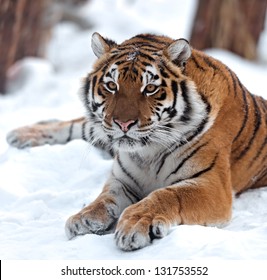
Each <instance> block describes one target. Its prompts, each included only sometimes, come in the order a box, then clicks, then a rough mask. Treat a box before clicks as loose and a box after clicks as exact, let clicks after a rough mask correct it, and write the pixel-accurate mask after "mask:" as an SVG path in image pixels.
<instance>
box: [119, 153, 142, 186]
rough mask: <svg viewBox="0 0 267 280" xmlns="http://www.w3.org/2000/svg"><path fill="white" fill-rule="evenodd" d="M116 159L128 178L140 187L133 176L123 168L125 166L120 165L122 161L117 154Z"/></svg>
mask: <svg viewBox="0 0 267 280" xmlns="http://www.w3.org/2000/svg"><path fill="white" fill-rule="evenodd" d="M117 161H118V164H119V166H120V168H121V170H122V171H123V172H124V173H125V174H126V175H127V177H128V178H130V179H131V180H132V181H133V182H134V184H135V186H137V187H138V188H139V189H140V186H139V184H138V182H137V181H136V180H135V178H134V177H133V176H132V175H131V174H130V173H129V172H128V171H127V170H126V169H125V167H124V166H123V165H122V162H121V160H120V157H119V155H118V156H117Z"/></svg>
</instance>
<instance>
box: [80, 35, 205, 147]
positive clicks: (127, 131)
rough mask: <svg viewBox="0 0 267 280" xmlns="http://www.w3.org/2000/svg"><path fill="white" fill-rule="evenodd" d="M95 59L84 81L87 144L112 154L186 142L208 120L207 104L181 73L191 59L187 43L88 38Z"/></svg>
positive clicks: (153, 38)
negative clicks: (101, 145) (109, 149)
mask: <svg viewBox="0 0 267 280" xmlns="http://www.w3.org/2000/svg"><path fill="white" fill-rule="evenodd" d="M92 49H93V51H94V53H95V55H96V56H97V57H98V59H97V61H96V63H95V64H94V67H93V71H92V72H91V73H90V74H89V75H88V76H87V78H86V79H85V81H84V88H83V91H82V99H83V101H84V104H85V106H86V109H87V113H88V117H89V122H91V123H92V126H91V129H90V131H89V132H88V134H89V137H90V140H91V142H93V143H94V142H100V143H101V142H102V143H107V142H109V143H110V144H111V146H112V148H113V149H115V150H127V151H135V150H136V149H139V148H144V147H150V146H153V145H161V146H162V147H165V148H167V147H169V146H170V145H173V144H174V143H180V142H184V141H187V140H188V138H190V137H194V135H197V134H198V131H199V129H200V128H201V127H202V126H204V125H205V123H206V122H207V118H208V104H207V102H206V100H205V99H204V98H203V96H202V95H200V94H199V93H198V92H197V90H196V88H195V85H194V82H193V81H191V80H190V79H189V78H188V77H187V76H185V74H184V68H185V66H186V63H187V61H188V59H189V58H190V56H191V47H190V45H189V44H188V42H187V41H186V40H185V39H179V40H172V39H170V38H168V37H165V36H156V35H151V34H141V35H137V36H135V37H133V38H131V39H129V40H127V41H125V42H123V43H122V44H117V43H115V42H114V41H113V40H110V39H105V38H103V37H102V36H101V35H99V34H98V33H94V34H93V36H92Z"/></svg>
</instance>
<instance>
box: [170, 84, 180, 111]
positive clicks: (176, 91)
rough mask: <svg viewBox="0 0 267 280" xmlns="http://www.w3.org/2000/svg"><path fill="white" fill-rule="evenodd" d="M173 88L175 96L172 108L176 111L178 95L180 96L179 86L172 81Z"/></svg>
mask: <svg viewBox="0 0 267 280" xmlns="http://www.w3.org/2000/svg"><path fill="white" fill-rule="evenodd" d="M171 88H172V94H173V102H172V108H173V109H175V106H176V102H177V94H178V84H177V82H175V81H173V80H172V82H171Z"/></svg>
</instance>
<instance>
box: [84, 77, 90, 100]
mask: <svg viewBox="0 0 267 280" xmlns="http://www.w3.org/2000/svg"><path fill="white" fill-rule="evenodd" d="M89 88H90V80H89V77H88V76H87V77H86V78H85V82H84V84H83V92H84V96H86V95H87V94H88V91H89Z"/></svg>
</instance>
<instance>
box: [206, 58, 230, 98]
mask: <svg viewBox="0 0 267 280" xmlns="http://www.w3.org/2000/svg"><path fill="white" fill-rule="evenodd" d="M202 58H203V60H204V62H205V63H206V64H207V65H208V66H209V67H211V68H212V69H213V70H214V74H213V77H214V75H215V72H219V73H220V74H221V75H222V76H223V78H224V79H225V80H226V82H227V86H228V93H229V92H230V84H229V81H228V78H227V76H226V75H225V73H224V72H223V71H222V70H221V69H220V68H218V67H217V66H216V65H215V64H214V63H213V61H216V62H218V61H217V60H216V59H214V58H213V59H212V58H211V57H209V56H203V57H202ZM219 63H220V65H224V64H223V63H221V62H219ZM224 66H225V65H224Z"/></svg>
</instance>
